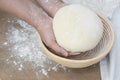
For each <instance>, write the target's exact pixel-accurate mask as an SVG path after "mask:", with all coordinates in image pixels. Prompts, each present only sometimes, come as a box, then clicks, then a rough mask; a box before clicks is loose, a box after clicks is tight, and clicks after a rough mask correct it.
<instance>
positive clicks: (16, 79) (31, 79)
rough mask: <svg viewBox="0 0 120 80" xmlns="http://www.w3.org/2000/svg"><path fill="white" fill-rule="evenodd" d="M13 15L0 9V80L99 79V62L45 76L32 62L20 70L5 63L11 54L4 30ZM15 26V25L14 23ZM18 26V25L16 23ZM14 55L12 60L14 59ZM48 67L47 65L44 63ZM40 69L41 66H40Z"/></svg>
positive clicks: (6, 28)
mask: <svg viewBox="0 0 120 80" xmlns="http://www.w3.org/2000/svg"><path fill="white" fill-rule="evenodd" d="M14 18H15V17H13V16H11V15H9V14H7V13H5V12H2V11H0V80H100V70H99V69H100V68H99V64H95V65H92V66H90V67H87V68H83V69H68V70H70V72H65V71H64V70H58V71H52V70H51V71H49V72H48V74H47V76H45V75H43V74H41V73H37V72H38V71H37V69H38V68H39V67H37V68H33V66H31V64H33V63H32V62H25V63H24V64H23V66H24V68H23V70H22V71H20V70H18V66H15V65H13V64H12V62H9V63H7V59H8V58H9V57H10V55H11V54H13V53H12V52H11V51H9V48H10V47H11V46H5V42H6V41H8V40H7V36H6V32H7V31H8V29H9V28H11V27H8V26H9V24H13V25H14V24H15V23H14V22H9V23H8V19H9V21H12V20H13V19H14ZM14 26H15V25H14ZM17 26H19V25H17ZM15 59H16V57H15V56H14V57H13V58H12V60H15ZM46 66H47V67H49V65H46ZM40 69H42V68H40Z"/></svg>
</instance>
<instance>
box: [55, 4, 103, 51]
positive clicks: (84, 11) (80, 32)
mask: <svg viewBox="0 0 120 80" xmlns="http://www.w3.org/2000/svg"><path fill="white" fill-rule="evenodd" d="M53 31H54V34H55V37H56V41H57V43H58V44H59V45H60V46H61V47H63V48H64V49H66V50H68V51H71V52H85V51H88V50H91V49H93V48H95V47H96V45H97V44H98V43H99V41H100V39H101V37H102V34H103V24H102V22H101V20H100V19H99V17H98V16H97V15H96V14H95V13H94V12H93V11H91V10H90V9H88V8H86V7H84V6H82V5H80V4H72V5H68V6H65V7H62V8H61V9H59V10H58V11H57V13H56V15H55V16H54V19H53Z"/></svg>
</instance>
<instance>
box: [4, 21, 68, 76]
mask: <svg viewBox="0 0 120 80" xmlns="http://www.w3.org/2000/svg"><path fill="white" fill-rule="evenodd" d="M7 22H9V23H10V22H14V24H15V25H9V27H10V28H9V29H8V32H6V36H7V42H5V43H4V45H12V46H11V47H10V48H9V50H10V51H11V52H12V54H11V56H10V57H9V58H8V59H6V62H7V64H13V65H14V66H16V67H17V69H18V71H22V70H24V68H25V66H24V64H25V63H26V62H28V63H31V66H32V69H37V68H39V69H38V70H37V71H36V72H37V73H42V74H43V75H45V76H48V73H49V72H50V71H55V72H57V71H59V70H61V69H62V71H64V72H67V71H69V70H68V69H67V68H66V67H64V66H62V65H60V64H57V63H55V62H53V61H51V60H50V59H48V57H47V56H46V55H45V54H44V53H43V51H42V50H41V48H40V44H39V38H38V33H37V31H36V30H35V29H34V28H33V27H32V26H30V25H28V24H27V23H26V22H24V21H22V20H19V19H16V21H7ZM18 26H20V27H18ZM13 58H14V59H13Z"/></svg>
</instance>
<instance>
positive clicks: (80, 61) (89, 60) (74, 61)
mask: <svg viewBox="0 0 120 80" xmlns="http://www.w3.org/2000/svg"><path fill="white" fill-rule="evenodd" d="M96 14H97V16H98V17H100V18H101V19H103V20H104V21H105V23H107V25H108V26H109V27H110V30H111V37H112V38H111V43H110V45H109V47H108V48H107V49H106V50H105V51H104V52H103V53H102V54H100V55H98V56H96V57H93V58H90V59H85V60H72V59H68V58H64V57H60V56H58V55H56V54H54V53H52V52H50V51H49V50H48V49H47V48H46V47H45V45H44V44H43V42H42V40H41V37H40V35H39V34H38V36H39V39H40V45H41V47H42V48H43V49H44V50H45V51H46V52H45V54H46V55H47V56H48V57H49V58H50V59H52V60H54V61H55V62H57V63H58V62H59V61H60V60H62V61H64V62H68V63H77V64H78V63H86V62H91V61H94V60H98V59H99V60H101V59H102V58H103V57H105V56H106V55H107V54H108V53H109V52H110V51H111V49H112V47H113V44H114V38H115V36H114V30H113V28H112V24H111V22H110V21H109V20H108V19H107V18H106V17H104V16H103V15H102V14H101V13H99V12H96Z"/></svg>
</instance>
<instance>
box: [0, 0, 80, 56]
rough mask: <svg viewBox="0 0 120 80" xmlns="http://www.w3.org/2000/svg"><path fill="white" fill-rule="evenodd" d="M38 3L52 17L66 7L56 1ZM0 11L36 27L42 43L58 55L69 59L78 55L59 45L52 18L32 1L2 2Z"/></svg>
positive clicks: (15, 0)
mask: <svg viewBox="0 0 120 80" xmlns="http://www.w3.org/2000/svg"><path fill="white" fill-rule="evenodd" d="M37 1H38V3H39V5H40V6H41V7H43V9H44V10H45V11H46V12H47V13H48V14H49V15H50V16H51V17H53V16H54V15H55V13H56V11H57V10H58V9H59V8H60V7H62V6H64V4H63V3H62V2H60V1H56V0H48V2H45V1H46V0H37ZM0 9H2V10H4V11H6V12H8V13H11V14H13V15H15V16H17V17H19V18H21V19H23V20H24V21H26V22H27V23H29V24H31V25H32V26H33V27H35V28H36V29H37V30H38V32H39V33H40V35H41V38H42V41H43V42H44V43H45V44H46V46H48V47H49V48H50V49H51V50H52V51H54V52H55V53H56V54H57V55H60V56H65V57H67V56H70V55H76V54H78V53H72V52H69V51H66V50H65V49H63V48H62V47H60V46H59V45H58V44H57V42H56V41H55V36H54V33H53V29H52V18H51V17H50V16H48V14H46V12H45V11H43V10H42V9H41V8H40V7H38V6H37V5H36V4H34V3H33V2H32V1H31V0H14V1H11V0H0Z"/></svg>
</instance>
